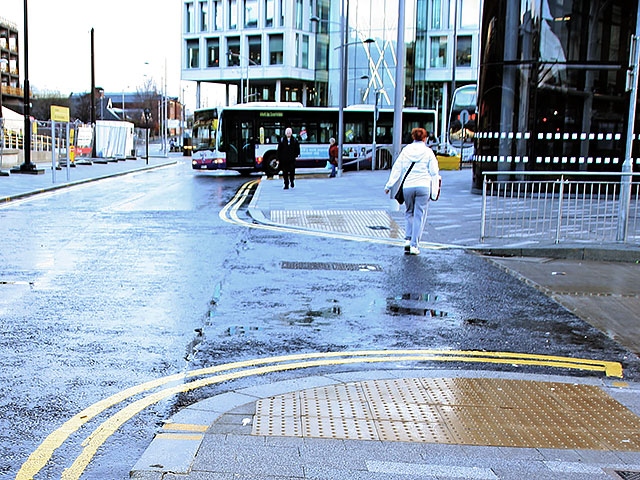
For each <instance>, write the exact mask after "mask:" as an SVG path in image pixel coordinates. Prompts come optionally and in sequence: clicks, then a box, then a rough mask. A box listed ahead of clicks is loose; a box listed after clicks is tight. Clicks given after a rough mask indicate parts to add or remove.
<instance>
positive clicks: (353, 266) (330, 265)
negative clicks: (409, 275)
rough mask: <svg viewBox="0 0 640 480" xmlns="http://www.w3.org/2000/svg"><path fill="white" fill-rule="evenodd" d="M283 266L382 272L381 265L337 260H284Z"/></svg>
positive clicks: (297, 268)
mask: <svg viewBox="0 0 640 480" xmlns="http://www.w3.org/2000/svg"><path fill="white" fill-rule="evenodd" d="M281 267H282V268H286V269H291V270H348V271H353V272H358V271H359V272H381V271H382V267H381V266H380V265H374V264H367V263H337V262H282V263H281Z"/></svg>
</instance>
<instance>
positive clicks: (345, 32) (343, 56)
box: [310, 0, 375, 177]
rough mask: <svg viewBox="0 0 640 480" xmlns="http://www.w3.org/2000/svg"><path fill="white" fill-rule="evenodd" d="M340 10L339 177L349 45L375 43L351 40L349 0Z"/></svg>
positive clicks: (369, 39)
mask: <svg viewBox="0 0 640 480" xmlns="http://www.w3.org/2000/svg"><path fill="white" fill-rule="evenodd" d="M340 8H341V10H340V33H341V36H342V39H341V44H340V45H338V46H337V47H335V48H334V50H337V49H338V48H339V49H340V67H341V68H340V84H339V86H338V89H339V90H340V92H339V97H338V172H337V175H338V177H341V176H342V155H343V153H344V152H343V150H344V109H345V107H346V105H347V81H348V79H347V70H348V56H347V47H349V46H350V45H358V44H360V43H374V42H375V40H374V39H373V38H366V39H364V40H361V41H357V42H349V20H348V15H349V0H342V3H341V7H340ZM310 20H311V21H312V22H316V23H319V22H322V21H323V20H321V19H320V18H318V17H316V16H314V17H311V19H310Z"/></svg>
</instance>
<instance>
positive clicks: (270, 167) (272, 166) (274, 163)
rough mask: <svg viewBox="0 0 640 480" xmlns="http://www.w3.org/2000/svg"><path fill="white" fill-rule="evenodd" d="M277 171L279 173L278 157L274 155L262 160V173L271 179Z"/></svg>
mask: <svg viewBox="0 0 640 480" xmlns="http://www.w3.org/2000/svg"><path fill="white" fill-rule="evenodd" d="M278 171H280V162H279V161H278V157H277V156H276V155H275V153H272V154H270V155H267V156H266V157H265V159H264V172H265V173H266V174H267V175H268V176H270V177H272V176H273V175H277V174H278Z"/></svg>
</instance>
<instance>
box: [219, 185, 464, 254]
mask: <svg viewBox="0 0 640 480" xmlns="http://www.w3.org/2000/svg"><path fill="white" fill-rule="evenodd" d="M258 183H260V180H252V181H250V182H247V183H245V184H244V185H243V186H242V187H240V190H238V193H236V195H235V196H234V197H233V198H232V199H231V201H230V202H229V203H227V204H226V205H225V206H224V208H223V209H222V210H220V213H219V214H218V216H219V217H220V219H221V220H223V221H225V222H227V223H233V224H235V225H242V226H245V227H249V228H257V229H260V230H270V231H274V232H291V233H299V234H303V235H309V236H312V237H322V238H337V239H340V240H353V241H356V242H367V243H377V244H382V245H402V244H403V243H404V240H401V239H398V240H393V239H385V238H378V237H363V236H360V235H349V234H348V233H334V232H327V231H322V230H307V229H304V228H296V227H290V226H287V225H268V224H264V223H252V222H247V221H246V220H243V219H241V218H240V217H238V210H239V209H240V207H242V204H243V203H244V202H245V200H246V199H247V197H248V195H249V191H250V190H251V188H253V187H254V186H255V185H257V184H258ZM420 248H423V249H429V250H442V249H446V248H457V249H460V248H463V249H464V248H466V247H461V246H459V245H445V244H439V243H426V242H421V243H420Z"/></svg>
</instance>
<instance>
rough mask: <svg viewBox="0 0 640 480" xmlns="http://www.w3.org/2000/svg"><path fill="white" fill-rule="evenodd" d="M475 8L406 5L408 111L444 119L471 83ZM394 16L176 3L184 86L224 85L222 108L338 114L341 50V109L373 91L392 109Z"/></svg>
mask: <svg viewBox="0 0 640 480" xmlns="http://www.w3.org/2000/svg"><path fill="white" fill-rule="evenodd" d="M480 3H481V0H405V12H406V15H405V17H404V19H405V47H406V55H405V58H404V59H403V60H402V63H401V67H402V68H401V71H402V72H403V74H404V83H405V99H404V103H405V106H415V107H423V108H436V109H438V110H439V112H440V115H441V118H446V117H447V115H446V114H445V115H443V114H442V112H446V111H447V108H448V107H447V105H448V99H449V98H450V96H451V92H452V89H453V88H454V87H455V86H460V85H464V84H469V83H476V81H477V72H478V58H479V55H478V52H479V42H478V33H479V22H480ZM343 5H344V6H346V11H347V14H346V19H347V24H348V28H347V37H346V42H345V36H344V35H343V32H341V12H342V10H341V9H342V7H343ZM398 12H399V3H398V0H340V1H335V0H333V1H331V0H183V19H182V23H183V34H182V43H183V49H182V52H183V53H182V79H183V80H191V81H195V82H197V84H198V85H200V84H202V83H205V82H211V83H218V84H224V85H227V96H226V97H227V98H226V99H225V100H226V103H227V104H228V103H233V102H234V100H235V101H236V102H238V103H241V102H251V101H296V102H301V103H303V104H304V105H313V106H337V105H338V104H339V92H338V89H339V85H340V75H341V71H342V62H341V56H340V50H341V48H344V49H346V54H347V62H346V65H347V81H346V93H347V101H346V105H354V104H362V103H369V104H372V103H374V101H375V96H376V91H377V92H378V98H379V101H380V105H382V106H389V105H393V102H394V90H395V85H396V64H397V62H396V59H397V55H396V41H397V38H398ZM454 19H457V21H454ZM236 92H242V93H236Z"/></svg>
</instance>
